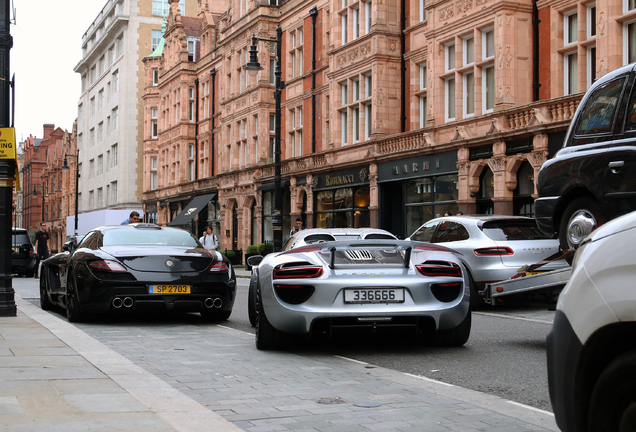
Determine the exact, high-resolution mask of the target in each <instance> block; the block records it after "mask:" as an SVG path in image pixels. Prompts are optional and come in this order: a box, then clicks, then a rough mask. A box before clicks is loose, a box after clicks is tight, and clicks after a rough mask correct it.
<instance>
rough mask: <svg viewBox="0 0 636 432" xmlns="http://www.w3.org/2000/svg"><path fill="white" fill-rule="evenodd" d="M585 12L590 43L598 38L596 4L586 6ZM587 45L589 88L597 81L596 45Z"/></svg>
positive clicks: (587, 81)
mask: <svg viewBox="0 0 636 432" xmlns="http://www.w3.org/2000/svg"><path fill="white" fill-rule="evenodd" d="M585 12H586V16H587V20H586V21H587V29H586V34H587V39H588V41H589V40H591V39H594V38H596V3H589V4H587V5H585ZM586 45H587V47H586V51H587V56H586V60H587V64H586V69H587V71H586V84H587V88H589V87H590V86H591V85H592V84H593V83H594V81H596V45H589V43H588V44H586Z"/></svg>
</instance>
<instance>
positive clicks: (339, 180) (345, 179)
mask: <svg viewBox="0 0 636 432" xmlns="http://www.w3.org/2000/svg"><path fill="white" fill-rule="evenodd" d="M325 180H326V182H327V186H335V185H343V184H349V183H353V182H354V177H353V174H348V175H341V176H336V177H331V176H325Z"/></svg>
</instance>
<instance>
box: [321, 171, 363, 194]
mask: <svg viewBox="0 0 636 432" xmlns="http://www.w3.org/2000/svg"><path fill="white" fill-rule="evenodd" d="M368 183H369V167H368V166H363V167H356V168H350V169H346V170H339V171H332V172H330V173H326V174H321V175H315V176H314V180H313V184H312V186H313V188H314V190H320V189H333V188H337V187H342V186H356V185H362V184H368Z"/></svg>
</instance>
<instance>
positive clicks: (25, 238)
mask: <svg viewBox="0 0 636 432" xmlns="http://www.w3.org/2000/svg"><path fill="white" fill-rule="evenodd" d="M25 244H31V239H30V238H29V235H28V234H27V233H16V234H13V245H14V246H20V245H25Z"/></svg>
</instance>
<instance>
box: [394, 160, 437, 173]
mask: <svg viewBox="0 0 636 432" xmlns="http://www.w3.org/2000/svg"><path fill="white" fill-rule="evenodd" d="M437 167H438V168H439V161H437ZM410 168H411V170H410V171H409V165H408V164H404V165H402V166H401V167H400V166H399V165H395V166H394V167H393V174H394V175H400V174H408V173H409V172H418V171H419V170H420V169H422V170H423V171H427V170H428V161H423V162H422V165H421V168H420V164H419V163H418V162H413V163H412V164H411V167H410Z"/></svg>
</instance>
